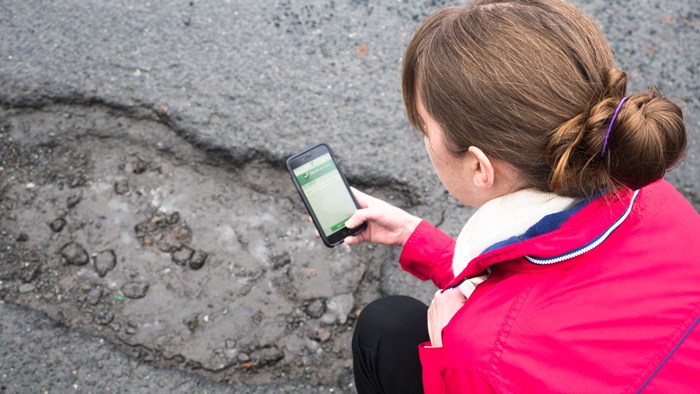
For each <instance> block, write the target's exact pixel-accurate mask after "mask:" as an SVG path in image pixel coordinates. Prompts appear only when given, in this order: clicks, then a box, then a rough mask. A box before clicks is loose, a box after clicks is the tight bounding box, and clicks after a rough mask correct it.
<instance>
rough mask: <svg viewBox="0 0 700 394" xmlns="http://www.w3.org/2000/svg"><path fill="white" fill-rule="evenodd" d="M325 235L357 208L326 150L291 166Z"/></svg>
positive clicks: (342, 224)
mask: <svg viewBox="0 0 700 394" xmlns="http://www.w3.org/2000/svg"><path fill="white" fill-rule="evenodd" d="M292 171H293V172H294V176H295V177H296V180H297V182H298V183H299V186H300V187H301V190H302V192H303V193H304V195H305V196H306V199H307V200H308V202H309V204H310V205H311V209H313V212H314V214H315V216H316V218H317V220H318V222H319V225H320V226H321V230H322V231H323V233H324V234H325V235H326V236H330V235H331V234H333V233H335V232H337V231H339V230H341V229H343V228H345V221H346V220H348V219H349V218H350V216H352V214H353V213H354V212H355V211H356V210H357V206H356V205H355V201H353V199H352V197H351V196H350V194H349V193H348V189H347V187H346V186H345V182H344V181H343V178H342V177H341V175H340V171H338V167H336V165H335V162H334V161H333V158H332V157H331V155H330V153H324V154H322V155H321V156H319V157H316V158H314V159H313V160H311V161H309V162H307V163H304V164H302V165H301V166H299V167H297V168H294V169H293V170H292Z"/></svg>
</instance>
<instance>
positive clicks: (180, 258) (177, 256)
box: [172, 247, 204, 265]
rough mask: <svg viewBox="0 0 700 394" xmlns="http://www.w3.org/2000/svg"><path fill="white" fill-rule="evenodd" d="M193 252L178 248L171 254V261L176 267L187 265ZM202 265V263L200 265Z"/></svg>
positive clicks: (185, 248) (188, 249)
mask: <svg viewBox="0 0 700 394" xmlns="http://www.w3.org/2000/svg"><path fill="white" fill-rule="evenodd" d="M193 254H194V251H193V250H192V249H190V248H188V247H184V248H180V249H179V250H177V251H175V252H174V253H173V254H172V258H173V261H174V262H175V264H177V265H187V263H188V262H189V261H190V258H191V257H192V255H193ZM202 264H204V263H202Z"/></svg>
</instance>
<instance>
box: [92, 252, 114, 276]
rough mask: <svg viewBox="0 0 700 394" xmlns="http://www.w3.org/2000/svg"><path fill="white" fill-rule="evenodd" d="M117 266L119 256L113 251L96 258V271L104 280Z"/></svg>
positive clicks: (99, 254)
mask: <svg viewBox="0 0 700 394" xmlns="http://www.w3.org/2000/svg"><path fill="white" fill-rule="evenodd" d="M116 265H117V255H116V254H115V253H114V251H113V250H111V249H109V250H105V251H103V252H100V253H98V254H97V256H95V270H96V271H97V274H98V275H99V276H100V278H104V276H105V275H107V274H108V273H109V272H110V271H112V270H113V269H114V267H115V266H116Z"/></svg>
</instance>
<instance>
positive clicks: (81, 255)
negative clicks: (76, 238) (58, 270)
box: [61, 242, 90, 265]
mask: <svg viewBox="0 0 700 394" xmlns="http://www.w3.org/2000/svg"><path fill="white" fill-rule="evenodd" d="M61 256H62V257H63V261H64V262H65V263H67V264H73V265H85V264H87V263H88V262H89V261H90V256H88V254H87V252H86V251H85V249H84V248H83V246H82V245H81V244H79V243H77V242H69V243H67V244H65V245H63V247H62V248H61Z"/></svg>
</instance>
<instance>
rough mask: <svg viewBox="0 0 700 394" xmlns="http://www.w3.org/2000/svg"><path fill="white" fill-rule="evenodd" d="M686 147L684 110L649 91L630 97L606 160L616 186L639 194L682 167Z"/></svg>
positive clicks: (614, 130) (619, 114)
mask: <svg viewBox="0 0 700 394" xmlns="http://www.w3.org/2000/svg"><path fill="white" fill-rule="evenodd" d="M615 106H617V104H615ZM613 111H614V109H613ZM608 119H612V115H609V117H608ZM605 131H607V128H606V129H605ZM605 131H603V133H604V132H605ZM686 145H687V135H686V130H685V125H684V123H683V113H682V112H681V109H680V108H679V107H678V106H677V105H676V104H675V103H673V102H672V101H670V100H668V99H666V98H665V97H663V96H662V95H661V94H660V93H659V92H658V91H657V90H656V89H649V90H648V91H646V92H644V93H636V94H633V95H631V96H629V98H628V99H627V101H626V102H625V103H624V104H623V105H622V107H621V108H620V111H619V113H618V115H617V118H616V120H615V124H613V125H612V129H611V131H610V135H609V136H608V145H607V148H606V153H605V155H604V157H603V160H604V161H606V162H607V167H608V168H609V171H610V177H611V178H612V179H613V180H614V181H615V182H616V183H618V184H620V185H624V186H626V187H629V188H630V189H635V190H636V189H639V188H642V187H644V186H646V185H648V184H650V183H652V182H655V181H657V180H659V179H661V178H663V176H664V174H666V170H668V169H669V168H672V167H674V166H676V165H677V164H678V163H680V161H681V160H682V159H683V158H684V157H685V149H686ZM601 149H602V146H601Z"/></svg>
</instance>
